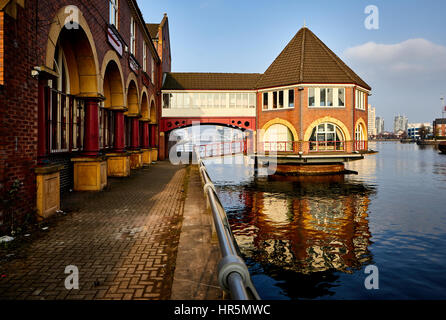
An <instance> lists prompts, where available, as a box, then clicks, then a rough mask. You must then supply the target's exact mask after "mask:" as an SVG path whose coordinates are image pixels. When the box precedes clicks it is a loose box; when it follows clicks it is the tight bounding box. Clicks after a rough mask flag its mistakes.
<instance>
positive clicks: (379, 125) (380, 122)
mask: <svg viewBox="0 0 446 320" xmlns="http://www.w3.org/2000/svg"><path fill="white" fill-rule="evenodd" d="M375 128H376V135H380V134H383V133H384V118H382V117H376V120H375Z"/></svg>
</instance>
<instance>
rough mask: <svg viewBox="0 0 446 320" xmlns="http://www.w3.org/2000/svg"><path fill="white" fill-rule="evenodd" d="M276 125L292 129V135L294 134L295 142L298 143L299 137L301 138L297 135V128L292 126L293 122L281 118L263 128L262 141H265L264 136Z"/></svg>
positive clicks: (271, 121) (269, 122)
mask: <svg viewBox="0 0 446 320" xmlns="http://www.w3.org/2000/svg"><path fill="white" fill-rule="evenodd" d="M275 124H281V125H284V126H285V127H287V128H288V129H290V131H291V133H292V134H293V141H296V139H297V137H298V136H299V135H298V134H297V131H296V128H294V126H293V125H292V124H291V122H289V121H287V120H284V119H281V118H275V119H273V120H270V121H268V122H267V123H265V125H264V126H263V127H262V131H261V133H260V141H263V136H264V134H265V132H266V131H267V130H268V129H269V128H270V127H271V126H273V125H275Z"/></svg>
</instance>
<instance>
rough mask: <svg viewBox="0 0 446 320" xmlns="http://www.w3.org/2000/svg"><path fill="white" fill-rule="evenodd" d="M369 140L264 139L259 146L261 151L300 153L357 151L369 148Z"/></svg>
mask: <svg viewBox="0 0 446 320" xmlns="http://www.w3.org/2000/svg"><path fill="white" fill-rule="evenodd" d="M367 147H368V146H367V141H264V142H263V143H260V144H259V146H258V149H259V150H258V151H259V152H277V153H288V154H298V153H299V152H303V153H304V154H308V153H321V152H344V153H349V152H355V151H358V152H360V151H365V150H367Z"/></svg>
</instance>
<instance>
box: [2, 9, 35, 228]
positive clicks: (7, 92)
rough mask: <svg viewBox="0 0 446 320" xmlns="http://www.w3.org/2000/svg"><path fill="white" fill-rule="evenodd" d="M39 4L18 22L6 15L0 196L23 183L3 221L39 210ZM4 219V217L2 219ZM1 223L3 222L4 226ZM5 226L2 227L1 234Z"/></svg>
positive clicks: (21, 11) (21, 13) (22, 12)
mask: <svg viewBox="0 0 446 320" xmlns="http://www.w3.org/2000/svg"><path fill="white" fill-rule="evenodd" d="M35 3H36V1H28V2H27V6H26V8H25V9H23V8H21V7H19V6H18V7H17V19H13V18H12V17H10V16H8V15H6V14H5V15H4V78H5V83H4V86H3V87H0V194H1V195H0V196H1V197H2V199H5V198H6V197H7V192H8V190H10V188H11V186H12V184H13V183H14V181H15V180H19V181H20V182H21V183H23V187H22V189H21V190H20V192H19V193H18V196H17V199H16V200H15V202H14V203H13V205H12V207H11V208H10V209H9V210H8V212H6V208H3V211H4V212H3V219H4V220H8V219H9V217H8V216H7V215H9V214H11V212H14V214H15V215H16V216H17V218H18V219H19V218H20V217H23V214H25V213H28V212H32V211H33V210H34V208H35V201H36V199H35V189H36V185H35V178H34V174H33V168H34V167H35V165H36V156H37V82H36V80H34V79H33V78H32V77H31V67H32V66H33V65H35V62H36V55H35V54H34V50H33V37H32V36H30V35H33V34H34V29H33V23H32V21H34V10H35ZM0 219H1V218H0ZM0 224H1V223H0ZM2 231H5V225H3V226H0V232H2Z"/></svg>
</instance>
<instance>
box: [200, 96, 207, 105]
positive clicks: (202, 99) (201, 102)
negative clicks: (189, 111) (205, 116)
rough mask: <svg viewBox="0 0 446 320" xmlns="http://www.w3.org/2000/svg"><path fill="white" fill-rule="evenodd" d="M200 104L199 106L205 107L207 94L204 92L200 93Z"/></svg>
mask: <svg viewBox="0 0 446 320" xmlns="http://www.w3.org/2000/svg"><path fill="white" fill-rule="evenodd" d="M200 106H201V108H206V107H207V94H206V93H200Z"/></svg>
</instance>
